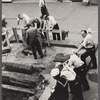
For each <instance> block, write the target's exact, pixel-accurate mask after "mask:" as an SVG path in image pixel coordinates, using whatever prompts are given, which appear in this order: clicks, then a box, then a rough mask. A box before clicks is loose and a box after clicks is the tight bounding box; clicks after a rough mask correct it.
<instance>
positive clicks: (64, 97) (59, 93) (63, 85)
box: [48, 68, 69, 100]
mask: <svg viewBox="0 0 100 100" xmlns="http://www.w3.org/2000/svg"><path fill="white" fill-rule="evenodd" d="M51 76H52V77H53V78H54V79H55V80H57V83H56V86H55V90H54V92H53V93H52V94H51V96H50V97H49V99H48V100H68V98H69V94H68V79H67V78H66V77H65V76H64V75H61V72H60V70H59V68H54V69H52V70H51Z"/></svg>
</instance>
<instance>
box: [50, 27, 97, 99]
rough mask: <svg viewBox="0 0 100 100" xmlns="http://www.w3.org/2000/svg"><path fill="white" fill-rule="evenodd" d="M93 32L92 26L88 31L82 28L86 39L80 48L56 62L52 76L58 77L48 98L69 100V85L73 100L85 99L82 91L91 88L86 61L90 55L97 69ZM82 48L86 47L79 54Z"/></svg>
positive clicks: (94, 67)
mask: <svg viewBox="0 0 100 100" xmlns="http://www.w3.org/2000/svg"><path fill="white" fill-rule="evenodd" d="M91 34H92V31H91V29H90V28H89V29H88V30H87V31H86V30H82V31H81V35H82V37H83V38H84V39H83V41H82V43H81V44H80V46H79V47H78V49H77V50H76V51H73V53H72V54H70V55H67V56H68V57H67V59H66V60H65V61H63V62H62V61H59V60H58V61H57V62H55V68H53V69H52V70H51V76H52V77H53V78H54V79H56V81H57V83H56V86H55V88H54V92H53V93H52V94H51V96H50V97H49V99H48V100H68V98H69V91H68V86H69V88H70V92H71V94H72V95H73V97H72V100H84V98H83V94H82V91H87V90H90V86H89V83H88V81H87V79H86V74H87V71H88V69H89V68H88V67H89V66H88V65H87V63H86V58H87V57H88V56H90V57H91V62H92V65H93V66H92V67H91V69H97V62H96V56H95V44H94V42H93V38H92V35H91ZM82 49H85V52H84V53H82V54H81V55H80V56H79V51H81V50H82ZM60 59H61V57H60ZM54 61H56V60H54ZM57 63H58V64H57ZM68 84H69V85H68Z"/></svg>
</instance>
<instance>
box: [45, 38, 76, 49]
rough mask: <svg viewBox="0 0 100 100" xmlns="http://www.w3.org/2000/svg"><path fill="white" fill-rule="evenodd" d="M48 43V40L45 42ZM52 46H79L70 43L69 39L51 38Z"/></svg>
mask: <svg viewBox="0 0 100 100" xmlns="http://www.w3.org/2000/svg"><path fill="white" fill-rule="evenodd" d="M45 44H47V42H45ZM50 45H51V46H60V47H72V48H77V47H76V45H75V44H74V43H73V44H72V43H70V42H69V41H67V40H66V41H65V40H61V41H59V40H51V41H50Z"/></svg>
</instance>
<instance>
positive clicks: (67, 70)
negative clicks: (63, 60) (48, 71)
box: [61, 64, 76, 81]
mask: <svg viewBox="0 0 100 100" xmlns="http://www.w3.org/2000/svg"><path fill="white" fill-rule="evenodd" d="M63 75H64V76H65V77H66V79H67V80H68V81H73V80H75V78H76V73H75V72H74V70H73V68H72V67H69V66H68V64H66V65H64V68H63V69H62V71H61V76H63Z"/></svg>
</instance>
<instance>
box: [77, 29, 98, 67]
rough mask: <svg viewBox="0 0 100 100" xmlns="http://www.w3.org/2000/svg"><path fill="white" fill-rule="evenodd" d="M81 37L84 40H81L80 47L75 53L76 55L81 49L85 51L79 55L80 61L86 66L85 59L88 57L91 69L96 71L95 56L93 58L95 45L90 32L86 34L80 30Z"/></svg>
mask: <svg viewBox="0 0 100 100" xmlns="http://www.w3.org/2000/svg"><path fill="white" fill-rule="evenodd" d="M81 35H82V37H83V38H84V39H83V41H82V43H81V45H80V46H79V47H78V49H77V50H76V53H78V52H79V51H80V50H81V49H83V48H84V49H85V50H86V51H85V52H84V53H83V54H82V55H81V59H82V61H83V62H84V63H85V64H86V58H87V57H88V56H90V57H91V61H92V63H93V67H92V69H96V68H97V62H96V56H95V45H94V42H93V38H92V35H91V32H90V31H88V32H87V31H86V30H82V31H81ZM86 69H88V68H87V67H86Z"/></svg>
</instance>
